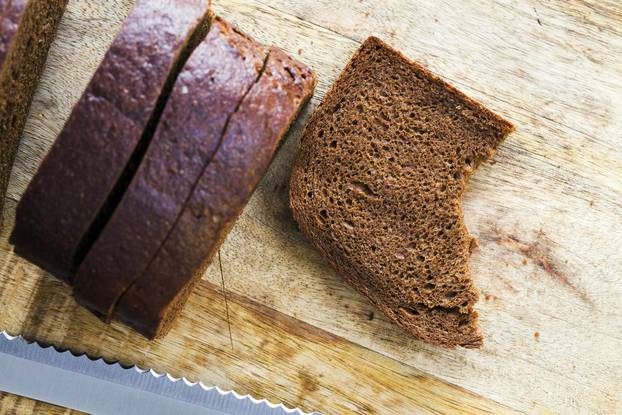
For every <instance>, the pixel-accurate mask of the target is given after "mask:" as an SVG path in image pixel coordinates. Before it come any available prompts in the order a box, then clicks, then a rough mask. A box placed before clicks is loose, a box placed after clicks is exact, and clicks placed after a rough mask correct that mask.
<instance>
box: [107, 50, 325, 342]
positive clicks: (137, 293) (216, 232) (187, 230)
mask: <svg viewBox="0 0 622 415" xmlns="http://www.w3.org/2000/svg"><path fill="white" fill-rule="evenodd" d="M314 85H315V79H314V75H313V73H312V72H311V71H310V70H309V69H308V68H307V67H305V66H304V65H302V64H300V63H299V62H297V61H295V60H293V59H292V58H290V57H289V56H287V55H286V54H285V53H283V52H282V51H280V50H279V49H276V48H271V49H270V51H269V56H268V59H267V61H266V65H265V68H264V71H263V73H262V75H261V77H260V78H259V80H258V81H257V83H256V84H255V85H253V87H252V88H251V89H250V91H249V93H248V95H247V96H246V97H245V98H244V100H243V101H242V103H241V105H240V106H239V108H238V110H237V111H236V113H235V114H234V115H233V116H232V117H231V120H230V122H229V125H228V126H227V130H226V132H225V135H224V137H223V139H222V143H221V146H220V148H219V149H218V151H217V152H216V156H215V157H214V159H213V160H212V161H211V163H210V164H209V165H208V166H207V168H206V169H205V171H204V172H203V174H202V176H201V178H200V179H199V181H198V183H197V186H196V188H195V189H194V192H193V193H192V196H191V198H190V200H189V201H188V204H187V205H186V206H185V208H184V210H183V212H182V214H181V216H180V217H179V219H178V220H177V223H176V224H175V226H174V228H173V231H172V232H171V234H170V235H169V237H168V238H167V240H166V242H165V243H164V245H163V246H162V247H161V249H160V251H159V252H158V254H157V256H156V257H155V259H154V261H153V262H152V263H151V264H150V265H149V267H148V268H147V270H146V271H145V273H144V274H143V275H142V276H141V277H140V278H139V279H138V280H136V282H135V283H134V284H133V285H132V286H131V287H130V289H129V290H128V291H127V292H126V293H125V294H124V295H123V296H122V297H121V300H120V301H119V304H118V306H117V309H116V313H115V314H116V317H117V318H119V319H121V320H122V321H124V322H125V323H127V324H129V325H130V326H132V327H134V328H135V329H136V330H138V331H139V332H141V333H142V334H144V335H145V336H147V337H149V338H154V337H156V336H161V335H164V334H165V333H166V332H167V331H168V329H169V328H170V325H171V322H172V321H173V319H174V317H175V316H176V315H177V314H178V313H179V311H180V310H181V307H182V306H183V304H184V303H185V301H186V299H187V297H188V295H189V294H190V292H191V290H192V287H193V286H194V284H195V282H196V281H197V280H198V279H200V277H201V275H202V274H203V272H204V270H205V268H206V266H207V265H208V264H209V262H210V261H211V259H212V257H213V255H214V253H215V252H217V250H218V247H219V246H220V244H221V243H222V241H223V239H224V238H225V236H226V235H227V233H228V231H229V229H230V228H231V226H232V225H233V223H234V222H235V220H236V218H237V217H238V215H239V214H240V212H241V211H242V209H243V207H244V206H245V205H246V203H247V201H248V199H249V198H250V196H251V194H252V193H253V191H254V189H255V187H256V186H257V184H258V182H259V180H260V179H261V177H262V176H263V174H264V173H265V171H266V169H267V168H268V165H269V163H270V160H271V159H272V156H273V155H274V153H275V151H276V149H277V146H278V144H279V142H280V140H281V138H282V137H283V136H284V134H285V133H286V132H287V130H288V128H289V126H290V124H291V123H292V122H293V120H294V119H295V118H296V115H297V114H298V112H299V110H300V109H301V107H302V106H303V105H304V103H305V102H306V101H307V100H308V99H309V98H310V96H311V94H312V92H313V88H314Z"/></svg>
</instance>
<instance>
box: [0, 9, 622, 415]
mask: <svg viewBox="0 0 622 415" xmlns="http://www.w3.org/2000/svg"><path fill="white" fill-rule="evenodd" d="M129 5H130V2H129V1H124V0H115V1H110V2H106V5H105V6H104V5H103V4H102V3H101V2H97V1H94V0H72V1H71V2H70V5H69V10H68V13H67V15H66V17H65V19H64V20H63V22H62V24H61V28H60V33H59V38H58V40H57V42H56V43H55V45H54V47H53V49H52V51H51V53H50V59H49V65H48V68H47V70H46V72H45V73H44V77H43V80H42V82H41V85H40V88H39V90H38V92H37V95H36V97H35V102H34V105H33V109H32V113H31V117H30V119H29V122H28V124H27V129H26V133H25V136H24V141H23V144H22V146H21V147H20V151H19V153H18V157H17V164H16V167H15V169H14V174H13V176H12V180H11V184H10V187H9V195H8V201H7V204H8V210H7V212H6V215H7V218H6V221H5V223H6V228H7V229H8V228H9V227H10V223H11V221H12V214H13V211H12V210H13V207H14V205H15V201H16V200H18V199H19V197H20V195H21V193H22V192H23V190H24V188H25V186H26V184H27V183H28V180H29V179H30V177H31V176H32V174H33V173H34V171H35V169H36V166H37V165H38V164H39V162H40V161H41V159H42V157H43V156H44V154H45V152H46V151H47V150H48V149H49V147H50V145H51V143H52V142H53V139H54V137H55V135H56V134H57V133H58V131H59V130H60V128H61V127H62V124H63V122H64V120H65V119H66V118H67V116H68V114H69V111H70V109H71V105H72V104H73V103H74V102H75V101H76V100H77V98H78V97H79V95H80V93H81V91H82V89H83V88H84V86H85V85H86V83H87V82H88V79H89V77H90V76H91V74H92V72H93V71H94V69H95V67H96V65H97V63H98V62H99V60H100V59H101V57H102V56H103V54H104V52H105V49H106V47H107V45H108V44H109V43H110V41H111V40H112V37H113V36H114V33H115V30H116V29H117V28H118V27H119V25H120V23H121V20H122V18H123V16H124V15H125V14H126V13H127V10H128V8H129ZM214 9H215V11H216V12H217V13H219V14H221V15H223V16H224V17H225V18H227V19H229V20H230V21H232V22H234V23H235V24H237V25H238V26H239V27H240V28H241V29H243V30H244V31H246V32H248V33H250V34H251V35H253V36H254V37H255V38H257V39H258V40H260V41H262V42H265V43H274V44H276V45H278V46H280V47H282V48H284V49H285V50H286V51H287V52H289V53H291V54H294V55H298V56H299V57H300V59H302V60H303V61H304V62H305V63H308V64H310V65H311V66H312V67H313V68H314V69H315V70H316V71H317V73H318V80H319V83H318V88H317V91H316V95H315V97H314V99H313V101H312V103H311V105H310V107H309V108H308V109H307V111H306V113H305V114H303V117H301V119H299V121H298V123H297V125H296V126H295V127H294V129H293V131H292V133H291V134H290V135H289V138H288V139H287V141H286V143H285V144H284V146H283V147H282V149H281V150H280V152H279V154H278V155H277V157H276V159H275V160H274V162H273V164H272V167H271V169H270V171H269V172H268V174H267V176H266V177H265V179H264V180H263V182H262V184H261V185H260V188H259V189H258V191H257V192H256V193H255V195H254V197H253V199H252V200H251V202H250V203H249V205H248V206H247V208H246V209H245V212H244V214H243V215H242V217H241V218H240V220H239V222H238V223H237V225H236V226H235V227H234V229H233V232H232V234H231V235H230V237H229V238H228V239H227V241H226V243H225V245H224V246H223V249H222V256H221V257H222V266H223V272H224V279H225V283H226V286H227V288H228V289H229V290H230V292H231V297H230V300H231V303H230V308H231V310H230V311H231V313H230V316H231V322H232V337H233V343H234V350H231V346H230V345H229V337H228V332H227V325H226V321H225V320H224V317H223V315H224V314H223V313H224V311H223V310H222V304H223V302H222V296H221V295H220V294H219V293H220V289H219V288H217V287H220V284H221V276H220V272H219V269H218V264H212V266H211V267H210V269H209V270H208V271H207V272H206V275H205V280H206V282H205V283H203V284H202V285H201V286H200V287H199V289H198V290H197V293H196V294H195V295H194V296H193V297H192V300H191V302H190V305H189V307H188V308H187V309H186V310H185V311H184V313H183V314H182V317H181V319H180V321H179V323H178V324H177V325H176V327H175V329H174V331H173V332H172V333H171V334H170V335H169V337H167V338H166V339H164V340H163V341H161V342H155V343H151V344H149V343H147V342H146V341H144V340H142V339H141V338H140V337H138V336H137V335H136V334H134V333H133V332H131V331H129V330H127V329H125V328H124V327H121V326H119V325H114V326H112V327H110V328H108V327H105V326H103V325H102V324H101V323H100V322H99V321H98V320H97V319H95V318H91V317H90V316H89V315H88V313H85V312H83V311H82V310H79V309H78V308H77V307H76V306H75V304H74V303H73V302H72V301H71V300H70V298H69V296H68V292H67V289H66V288H64V287H62V286H61V285H60V284H59V283H57V282H55V281H53V280H52V279H50V278H49V277H47V276H46V275H44V273H43V272H41V271H40V270H38V269H36V268H35V267H33V266H30V265H28V264H25V263H24V262H23V261H21V260H20V259H18V258H16V257H15V256H13V255H12V253H11V250H10V247H9V246H8V245H7V243H6V237H7V235H8V230H7V229H4V230H3V235H2V237H1V239H0V247H1V249H2V251H1V252H0V328H7V329H10V330H12V331H13V332H23V333H24V334H26V335H29V336H31V337H32V338H36V339H40V340H45V341H49V342H54V343H55V344H62V345H65V346H67V347H72V348H76V349H77V350H81V351H88V352H89V353H91V354H95V355H98V354H104V355H106V356H107V357H109V358H117V359H121V360H123V361H125V362H132V363H142V364H147V363H148V364H150V365H152V366H155V367H157V368H159V369H160V370H168V369H170V370H172V371H173V373H178V374H179V373H183V374H186V375H192V376H197V377H199V378H201V379H202V380H204V381H207V382H208V383H216V384H219V385H221V386H223V387H235V388H236V389H239V390H240V391H241V392H245V391H246V392H251V393H253V394H256V395H258V396H266V397H270V398H271V399H283V400H285V401H287V402H288V403H290V404H293V405H300V406H302V407H303V408H305V409H314V410H323V411H325V412H327V413H334V412H337V413H341V412H344V413H373V411H376V412H378V413H383V414H384V413H412V412H417V411H422V412H424V413H425V411H428V412H437V413H451V412H454V413H460V412H461V411H462V410H463V409H464V410H465V411H471V412H480V411H492V412H495V413H497V412H498V411H503V410H506V407H505V406H507V407H511V408H514V409H516V410H519V411H523V412H529V413H548V412H554V413H598V414H614V413H620V412H622V380H621V379H622V353H621V352H620V351H621V350H622V308H620V307H619V298H621V297H622V250H620V246H622V151H620V147H621V145H622V105H620V103H621V102H622V71H620V68H621V67H622V54H620V53H619V51H620V50H622V6H621V5H620V3H619V2H616V1H598V2H597V1H578V0H577V1H571V2H568V1H561V0H558V1H546V2H543V1H536V0H529V1H517V0H505V1H502V0H491V1H484V0H469V1H464V2H448V1H433V0H422V1H418V2H401V1H398V0H387V1H384V2H374V1H371V0H360V1H356V2H351V1H346V0H341V1H330V0H318V1H315V2H311V1H309V0H291V1H290V0H287V1H286V0H249V1H246V0H245V1H243V0H215V1H214ZM370 34H376V35H378V36H380V37H382V38H384V39H385V40H387V41H388V42H389V43H391V44H393V45H394V46H396V47H398V48H400V49H401V50H403V51H404V53H406V54H407V55H408V56H410V57H412V58H414V59H416V60H418V61H419V62H421V63H423V64H425V65H426V66H427V67H428V68H430V69H431V70H433V71H435V72H436V73H437V74H439V75H441V76H443V77H444V78H445V79H447V80H449V81H450V82H452V83H453V84H455V85H456V86H457V87H459V88H460V89H462V90H463V91H464V92H465V93H467V94H469V95H470V96H472V97H474V98H476V99H478V100H480V101H481V102H483V103H484V104H485V105H487V106H488V107H490V108H491V109H493V110H495V111H498V112H500V113H501V114H503V115H504V116H505V117H507V118H508V119H510V120H511V121H512V122H513V123H514V124H515V125H517V127H518V131H517V132H516V133H515V134H513V135H512V136H511V137H510V138H509V139H508V140H507V141H506V142H505V143H504V144H503V145H502V147H501V148H500V150H499V152H498V153H497V155H496V156H495V157H494V159H493V160H492V162H491V163H487V164H486V165H484V166H482V167H480V169H479V170H478V172H477V173H476V174H475V175H474V176H473V178H472V179H471V184H470V189H469V191H468V192H467V195H466V198H465V201H464V211H465V218H466V221H467V225H468V227H469V230H470V231H471V233H473V234H474V235H475V236H476V237H477V238H478V239H479V242H480V248H479V250H477V251H476V252H475V253H474V255H473V257H472V260H471V267H472V269H473V273H474V274H475V276H476V282H477V285H478V286H479V287H480V289H481V291H482V301H480V303H479V304H478V307H477V308H478V310H479V311H480V315H481V321H482V325H483V328H484V331H485V334H486V343H485V346H484V348H483V349H482V350H477V351H473V350H455V351H447V350H441V349H437V348H434V347H431V346H428V345H425V344H422V343H420V342H417V341H415V340H413V339H411V338H409V337H408V336H407V335H405V334H404V333H402V332H401V331H400V330H399V329H398V328H396V327H394V326H393V325H392V324H390V323H389V322H388V321H387V319H385V318H384V317H383V316H382V315H379V313H378V312H377V311H375V310H374V309H373V308H372V307H371V306H370V304H369V303H368V302H367V301H366V300H365V299H364V298H362V297H361V296H359V295H358V294H357V293H356V292H354V291H353V290H352V289H351V288H350V287H349V286H347V285H346V284H345V283H344V282H343V281H342V280H341V279H340V278H339V277H338V276H337V275H335V274H334V273H333V272H332V271H331V270H330V269H329V268H328V267H327V266H326V265H325V264H324V263H323V261H322V260H321V259H320V257H319V255H318V254H317V253H316V252H315V251H314V250H313V249H312V248H311V247H310V246H309V244H308V243H307V242H306V241H305V240H304V239H303V238H302V236H301V234H300V233H299V232H298V230H297V228H296V225H295V223H294V222H293V220H292V218H291V214H290V212H289V209H288V206H287V180H288V176H289V170H290V165H291V160H292V157H293V154H294V150H295V147H296V145H297V139H298V136H299V134H300V130H301V127H302V125H303V123H304V119H305V118H306V115H307V114H308V112H309V111H310V110H312V108H313V107H314V106H315V105H317V103H318V102H319V100H320V99H321V98H322V96H323V94H324V93H325V91H326V90H327V88H328V87H329V86H330V84H331V83H332V81H333V80H334V79H335V78H336V76H337V75H338V73H339V71H340V70H341V69H342V68H343V66H344V64H345V62H346V61H347V59H348V58H349V57H350V56H351V54H352V53H353V52H354V50H356V48H357V47H358V45H359V43H360V42H361V41H362V40H363V39H364V38H365V37H367V36H368V35H370ZM616 51H617V52H618V53H616ZM68 68H71V69H70V70H69V69H68ZM285 320H286V321H287V322H288V323H287V324H285V326H283V325H280V323H279V321H285ZM302 322H304V323H302ZM260 329H261V330H267V333H263V332H262V331H261V330H260ZM270 330H272V331H270ZM306 333H315V334H313V335H312V336H311V338H309V337H308V336H306ZM279 335H280V336H281V337H283V338H284V339H286V340H283V341H279V337H278V336H279ZM264 339H268V341H269V342H270V341H271V342H273V343H274V345H272V346H271V348H268V349H270V350H269V351H266V352H265V353H264V351H263V349H264V347H267V344H264V347H261V341H262V340H264ZM328 339H332V340H330V341H329V340H328ZM290 342H291V343H290ZM268 344H269V343H268ZM288 345H289V346H291V347H289V346H288ZM335 345H338V346H335ZM288 347H289V348H288ZM291 348H295V350H296V353H295V355H292V357H289V358H288V357H287V356H285V355H287V353H289V352H287V350H290V349H291ZM283 350H285V351H286V352H285V355H283V354H280V355H279V353H283ZM284 356H285V357H284ZM327 361H329V362H330V364H329V365H323V364H322V363H321V362H327ZM318 362H319V363H318ZM378 362H379V363H378ZM356 365H358V366H362V367H366V368H368V369H365V370H369V373H368V372H366V371H364V372H362V373H365V375H366V376H368V377H369V379H367V378H362V377H361V376H354V378H349V377H348V376H352V375H351V374H352V373H355V374H356V373H357V371H358V370H359V367H357V366H356ZM303 369H304V370H306V372H304V371H303ZM329 369H330V370H329ZM353 370H355V371H354V372H353ZM319 372H322V373H321V374H323V377H320V376H319V375H320V373H319ZM300 373H310V374H311V375H312V376H311V378H312V379H314V380H315V381H309V377H308V376H306V375H304V374H303V375H300ZM349 374H350V375H349ZM340 376H346V377H345V379H351V382H343V381H340V379H341V377H340ZM424 379H426V380H425V381H424ZM427 379H430V380H429V381H428V380H427ZM427 382H431V383H427ZM305 383H306V384H307V387H306V389H305V386H304V384H305ZM309 385H315V386H312V387H310V386H309ZM426 385H427V386H426ZM453 385H456V386H458V388H455V387H454V386H453ZM315 388H317V390H316V391H310V392H309V390H310V389H315ZM466 390H469V391H472V392H474V393H476V394H478V395H481V396H484V397H486V398H485V399H480V398H477V397H476V395H474V394H473V393H471V392H466ZM360 391H365V393H364V394H363V393H359V392H360ZM418 391H420V392H421V393H418ZM359 395H365V396H359ZM437 398H438V399H437ZM493 401H496V402H500V403H502V404H503V405H505V406H504V407H497V406H495V405H496V404H495V403H494V402H493ZM393 405H396V406H393ZM457 405H466V406H464V407H463V408H460V407H458V406H457ZM391 408H395V409H391ZM465 408H466V409H465ZM390 411H394V412H390ZM417 413H419V412H417Z"/></svg>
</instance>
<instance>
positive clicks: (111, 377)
mask: <svg viewBox="0 0 622 415" xmlns="http://www.w3.org/2000/svg"><path fill="white" fill-rule="evenodd" d="M0 334H1V335H0V354H2V353H4V354H8V355H11V356H14V357H17V358H22V359H26V360H30V361H33V362H38V363H39V364H44V365H48V366H52V367H55V368H58V369H61V370H66V371H70V372H74V373H78V374H82V375H85V376H90V377H93V378H96V379H100V380H102V381H107V382H111V383H113V384H116V385H119V386H124V387H128V388H133V389H138V390H141V391H142V392H146V393H152V394H155V395H158V396H162V397H166V398H169V399H173V400H176V401H180V402H184V403H186V404H189V405H197V406H201V407H203V408H206V410H207V409H210V410H212V411H219V412H220V413H224V414H238V413H239V414H249V415H251V414H252V415H282V414H295V415H319V414H318V413H305V412H303V411H301V410H300V409H298V408H288V407H286V406H285V405H284V404H283V403H278V404H274V403H272V402H270V401H268V400H267V399H257V398H254V397H253V396H251V395H249V394H247V395H240V394H238V393H237V392H235V391H233V390H230V391H225V390H222V389H220V388H219V387H218V386H206V385H205V384H203V383H202V382H200V381H199V382H193V381H190V380H189V379H187V378H185V377H174V376H171V375H170V374H168V373H159V372H157V371H155V370H153V369H143V368H140V367H138V366H130V367H123V366H122V365H121V364H120V363H118V362H110V363H109V362H106V361H105V360H104V359H102V358H97V359H92V358H90V357H89V356H88V355H86V354H80V355H76V354H74V353H73V352H71V351H70V350H63V351H61V350H59V349H58V348H56V347H55V346H52V345H50V346H43V345H41V344H40V343H38V342H36V341H35V342H29V341H27V340H26V339H24V338H23V337H22V336H12V335H10V334H9V333H7V332H6V331H1V332H0ZM86 361H88V362H86ZM95 372H96V373H95ZM9 392H10V391H9ZM52 403H54V402H52ZM76 409H80V408H76ZM212 413H217V412H212Z"/></svg>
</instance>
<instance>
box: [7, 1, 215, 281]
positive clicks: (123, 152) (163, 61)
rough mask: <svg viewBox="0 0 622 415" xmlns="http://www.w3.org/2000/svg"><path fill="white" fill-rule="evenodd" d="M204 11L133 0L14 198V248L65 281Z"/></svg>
mask: <svg viewBox="0 0 622 415" xmlns="http://www.w3.org/2000/svg"><path fill="white" fill-rule="evenodd" d="M208 12H209V0H177V1H172V0H139V1H138V2H137V4H136V5H135V6H134V9H133V10H132V12H131V13H130V15H129V17H128V18H127V20H126V21H125V23H124V24H123V26H122V27H121V31H120V32H119V34H118V35H117V36H116V38H115V40H114V41H113V43H112V45H111V46H110V49H109V50H108V52H107V53H106V55H105V57H104V59H103V61H102V63H101V64H100V66H99V68H98V69H97V71H96V72H95V75H94V76H93V78H92V79H91V82H90V83H89V85H88V86H87V88H86V91H85V92H84V93H83V95H82V97H81V98H80V100H79V101H78V103H77V104H76V105H75V106H74V108H73V111H72V113H71V116H70V117H69V119H68V121H67V123H66V124H65V126H64V128H63V130H62V131H61V133H60V135H59V136H58V138H57V139H56V142H55V143H54V146H53V147H52V149H51V150H50V152H49V153H48V155H47V156H46V158H45V159H44V160H43V163H42V164H41V166H40V168H39V171H38V172H37V174H36V175H35V176H34V178H33V179H32V181H31V182H30V185H29V186H28V189H27V190H26V193H25V194H24V196H23V198H22V200H21V201H20V203H19V205H18V207H17V212H16V223H15V229H14V230H13V234H12V235H11V243H13V244H14V245H15V252H16V253H17V254H19V255H20V256H23V257H24V258H26V259H28V260H30V261H32V262H33V263H35V264H37V265H39V266H40V267H42V268H44V269H46V270H47V271H49V272H51V273H52V274H54V275H56V276H57V277H58V278H61V279H63V280H69V281H70V280H71V278H72V274H73V273H74V272H75V269H76V267H77V265H79V263H80V262H81V258H83V257H84V256H85V255H86V253H87V252H88V248H89V246H90V244H91V243H92V242H93V240H94V238H95V237H96V236H97V233H98V231H99V230H100V228H101V227H102V226H103V225H104V224H105V222H106V220H107V218H108V217H109V215H110V214H111V213H112V211H113V210H114V207H115V204H116V203H117V202H118V200H119V198H120V196H121V195H122V194H123V190H124V189H125V187H127V181H128V180H129V179H131V172H132V170H135V168H136V165H137V162H139V161H140V157H141V156H142V154H141V153H142V152H144V150H145V148H146V145H147V144H148V143H149V139H150V137H151V135H152V133H153V130H154V128H155V126H156V122H157V120H158V117H159V114H160V113H161V111H162V108H163V105H164V103H165V101H166V97H167V95H168V93H169V91H170V89H171V88H172V86H173V82H174V81H175V77H176V75H177V73H178V72H179V70H180V69H181V66H182V65H183V63H184V61H185V59H186V58H187V55H188V54H189V53H190V51H191V50H192V48H193V47H194V46H195V45H196V44H197V43H198V42H199V41H200V40H201V38H202V36H203V35H204V33H205V31H206V29H207V15H208ZM128 176H129V177H128Z"/></svg>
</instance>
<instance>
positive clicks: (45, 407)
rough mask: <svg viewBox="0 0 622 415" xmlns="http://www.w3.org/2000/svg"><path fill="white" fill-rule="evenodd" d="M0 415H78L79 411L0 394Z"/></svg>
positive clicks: (3, 393) (8, 394)
mask: <svg viewBox="0 0 622 415" xmlns="http://www.w3.org/2000/svg"><path fill="white" fill-rule="evenodd" d="M0 414H4V415H32V414H45V415H79V414H82V412H80V411H74V410H71V409H67V408H63V407H60V406H56V405H51V404H48V403H45V402H39V401H35V400H34V399H29V398H24V397H22V396H16V395H12V394H10V393H6V392H0Z"/></svg>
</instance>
